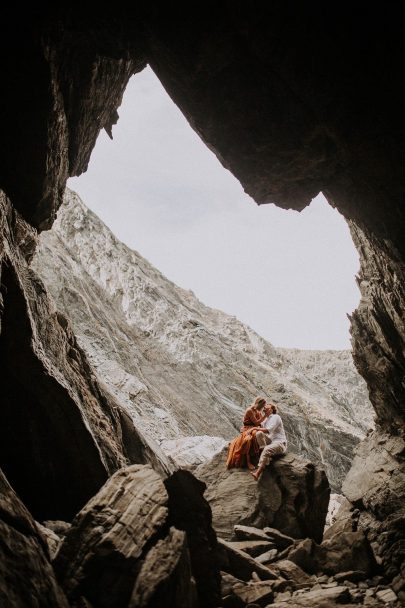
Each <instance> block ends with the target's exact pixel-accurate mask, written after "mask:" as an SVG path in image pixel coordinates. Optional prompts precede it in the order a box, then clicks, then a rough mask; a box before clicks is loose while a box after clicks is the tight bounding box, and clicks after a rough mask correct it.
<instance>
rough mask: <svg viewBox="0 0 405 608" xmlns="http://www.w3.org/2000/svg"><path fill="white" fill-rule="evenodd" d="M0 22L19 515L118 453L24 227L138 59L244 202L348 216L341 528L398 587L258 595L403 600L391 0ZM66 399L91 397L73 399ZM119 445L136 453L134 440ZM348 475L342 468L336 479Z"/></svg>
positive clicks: (4, 227) (4, 299)
mask: <svg viewBox="0 0 405 608" xmlns="http://www.w3.org/2000/svg"><path fill="white" fill-rule="evenodd" d="M5 23H6V25H7V27H5V28H4V32H3V35H2V36H1V39H0V45H1V53H0V62H1V72H2V76H3V84H4V86H3V91H2V96H1V100H0V104H1V107H0V124H1V143H2V145H1V147H0V187H1V188H2V190H3V191H4V192H5V194H6V195H7V196H5V195H3V194H2V195H1V216H0V230H1V237H0V238H1V240H0V261H1V281H2V293H1V308H0V316H1V335H0V341H1V343H2V344H1V355H2V366H1V370H2V378H1V379H2V383H1V386H2V402H1V403H2V405H1V408H0V409H1V416H2V419H1V424H0V429H1V433H2V435H1V442H0V446H1V454H0V456H1V465H2V467H3V468H4V470H5V472H6V475H7V476H8V477H9V481H11V483H12V484H15V487H16V488H17V491H18V492H19V493H20V494H21V496H22V497H23V499H24V501H25V502H26V503H27V506H28V507H29V508H30V509H32V510H33V512H34V514H35V515H37V513H41V514H43V515H44V516H46V517H49V518H58V517H62V513H64V512H66V513H72V512H74V511H75V509H76V508H77V506H78V505H79V504H82V503H83V502H84V501H85V500H87V498H88V497H89V496H91V495H92V494H93V493H94V491H95V490H96V489H98V487H99V485H101V483H103V481H104V480H105V479H106V477H107V476H108V475H109V474H110V473H111V472H112V471H113V470H114V469H115V468H116V467H118V466H120V464H121V463H122V460H123V459H125V454H124V451H125V450H124V448H125V446H124V445H123V444H124V443H125V442H121V436H122V437H124V435H121V432H120V426H121V423H120V422H119V420H118V418H117V417H116V415H115V410H114V409H112V410H111V409H110V407H109V406H108V405H106V403H107V401H109V399H107V401H106V400H105V399H104V398H103V397H100V392H99V391H101V393H103V392H104V391H102V390H101V386H100V385H99V383H98V381H97V380H95V379H93V378H91V377H89V375H88V373H87V372H86V371H84V372H83V370H87V369H88V368H87V366H86V364H85V363H84V362H85V360H86V359H85V356H84V354H83V352H82V351H81V349H80V348H79V347H78V345H77V343H76V342H75V340H74V339H73V338H72V337H71V336H70V331H69V330H68V329H67V328H66V327H64V326H63V325H64V323H65V320H60V319H61V317H59V320H58V316H57V315H56V313H55V312H54V311H53V310H52V308H51V307H50V305H49V300H48V299H47V297H46V294H45V292H44V291H43V287H42V283H41V282H40V281H38V279H37V278H36V276H35V274H33V273H32V272H31V271H30V270H29V269H28V268H27V265H26V263H25V260H24V257H25V255H30V254H32V250H33V247H34V240H33V238H32V236H33V231H32V229H30V228H29V225H30V226H32V227H35V228H38V227H39V228H44V227H49V226H50V225H51V224H52V222H53V220H54V217H55V213H56V210H57V209H58V207H59V205H60V204H61V202H62V196H63V192H64V189H65V184H66V178H67V176H68V175H74V174H75V175H78V174H80V173H81V172H83V171H85V170H86V167H87V164H88V162H89V157H90V154H91V150H92V148H93V146H94V142H95V141H96V138H97V134H98V133H99V131H100V130H101V129H102V128H105V129H106V130H107V131H109V132H111V127H112V125H113V124H114V122H115V121H116V120H117V108H118V106H119V103H120V100H121V96H122V92H123V90H124V88H125V85H126V83H127V81H128V79H129V77H130V75H131V74H132V73H135V72H137V71H139V70H141V69H142V68H143V66H144V65H145V64H146V63H149V64H150V65H151V67H152V69H153V70H154V71H155V72H156V74H157V75H158V77H159V78H160V80H161V81H162V83H163V84H164V86H165V88H166V90H167V91H168V92H169V94H170V95H171V97H172V98H173V100H174V101H175V102H176V103H177V105H178V106H179V107H180V109H181V110H182V111H183V113H184V114H185V116H186V117H187V119H188V120H189V122H190V124H191V126H192V127H193V128H194V129H195V130H196V131H197V132H198V134H199V135H200V136H201V138H202V139H203V140H204V141H205V142H206V144H207V145H208V146H209V148H210V149H211V150H213V151H214V152H215V153H216V155H217V156H218V158H219V159H220V160H221V162H222V163H223V165H224V166H226V167H227V168H228V169H230V170H231V171H232V172H233V173H234V175H235V176H236V177H237V178H238V179H239V180H240V181H241V183H242V185H243V186H244V188H245V189H246V191H247V192H249V193H250V194H251V195H252V196H253V198H254V199H255V200H256V201H257V202H259V203H266V202H275V203H276V204H278V205H280V206H282V207H287V208H294V209H296V210H300V209H303V208H304V207H305V205H307V204H308V203H309V201H310V199H311V198H312V197H313V196H314V195H316V194H317V193H318V192H319V191H320V190H322V191H323V192H324V193H325V195H326V197H327V199H328V200H329V202H330V203H331V204H332V205H334V206H335V207H336V208H337V209H338V210H339V211H340V212H341V213H342V214H343V215H344V216H345V217H346V218H347V220H348V221H350V223H351V226H352V231H353V235H354V238H355V241H356V245H357V247H358V248H359V251H360V254H361V270H360V274H359V282H360V289H361V292H362V301H361V303H360V307H359V309H358V311H357V312H356V313H354V315H353V317H352V337H353V349H354V359H355V363H356V366H357V368H358V369H359V370H360V371H361V373H362V375H363V376H364V378H365V380H366V382H367V384H368V388H369V391H370V397H371V401H372V405H373V407H374V409H375V411H376V414H377V426H376V430H375V433H374V434H373V436H372V437H370V438H367V439H366V441H365V443H364V444H363V446H362V447H361V448H360V451H359V458H360V460H361V462H362V463H363V464H362V466H363V467H364V470H365V471H366V473H367V474H366V478H367V480H368V482H367V483H368V484H369V486H368V488H365V494H366V496H367V498H366V499H365V500H363V497H359V496H358V494H356V492H355V491H354V489H353V485H352V483H350V484H349V487H351V489H350V490H348V492H349V491H350V493H351V492H352V491H353V497H355V496H357V498H356V508H358V509H359V517H358V524H359V527H360V528H361V529H363V530H364V531H368V532H369V533H371V534H372V535H373V534H376V536H375V538H374V539H373V540H372V542H373V543H375V552H376V553H377V555H378V557H379V559H380V560H381V565H382V567H383V570H384V573H385V574H384V576H386V577H387V580H388V579H390V580H391V581H392V580H393V581H395V585H396V590H392V589H390V588H389V587H386V586H385V588H384V587H380V588H379V586H380V585H379V583H378V582H377V581H376V580H374V579H375V577H373V579H372V580H370V581H369V583H367V581H366V586H367V585H368V587H369V589H367V590H366V591H369V592H370V593H369V594H368V595H367V596H366V593H362V592H361V588H360V587H358V588H357V590H356V589H351V587H350V585H349V583H350V581H348V584H347V585H343V586H340V585H338V586H337V588H336V589H333V587H331V588H328V587H325V585H329V584H331V585H334V583H337V581H331V582H330V583H329V582H325V581H324V582H322V581H321V578H320V579H319V581H320V582H319V585H320V589H319V588H318V589H312V590H300V589H295V590H294V589H291V590H288V589H286V590H285V592H283V593H285V594H286V595H285V596H284V597H283V596H282V595H281V594H280V595H277V597H276V598H275V599H276V606H280V605H282V604H284V605H289V606H292V605H295V606H297V605H304V606H305V605H308V603H310V605H311V606H313V607H314V606H325V602H329V603H326V605H328V606H329V605H333V603H335V602H342V601H346V602H347V601H350V602H355V601H363V599H364V602H367V604H368V605H381V604H382V603H389V602H395V601H396V597H397V595H398V597H402V598H403V596H404V590H403V580H404V577H403V554H401V548H400V547H401V535H402V534H403V529H402V525H403V524H402V523H401V522H402V521H403V513H402V506H401V503H402V505H403V495H401V493H402V492H403V489H402V488H403V482H402V481H401V478H402V471H401V466H402V464H401V463H402V461H403V454H402V451H401V450H399V451H398V446H397V439H398V437H400V436H401V433H402V432H403V425H404V420H405V409H404V407H405V406H404V404H405V399H404V385H403V377H404V369H405V364H404V354H403V353H404V341H405V328H404V325H403V314H402V311H403V309H404V303H405V302H404V299H405V298H404V281H403V277H404V257H405V244H404V239H403V235H404V224H405V214H404V209H403V199H404V192H405V180H404V172H403V166H404V160H405V147H404V136H403V134H404V131H405V128H404V127H405V115H404V112H403V108H404V105H405V87H404V86H403V72H404V63H405V61H404V57H405V48H404V38H403V31H402V30H403V20H402V6H400V4H399V3H387V4H386V5H384V7H381V6H380V5H375V6H374V5H373V6H372V5H368V6H367V7H366V9H363V7H362V8H361V10H358V7H356V6H347V5H345V4H344V3H343V4H342V3H334V4H333V3H331V4H330V5H328V10H327V11H326V10H323V9H320V8H319V6H318V5H316V4H308V3H295V4H293V5H291V4H290V3H263V4H260V5H257V6H256V5H255V6H254V8H252V6H251V5H250V4H248V3H240V2H232V3H230V2H224V3H221V4H217V5H215V6H213V5H212V4H211V3H205V4H204V5H201V6H199V10H198V11H196V10H195V6H194V5H189V6H187V7H184V6H180V5H178V6H175V7H173V6H171V5H170V6H169V5H167V6H166V5H165V6H162V8H161V10H156V7H155V6H154V5H153V4H144V3H140V4H139V5H136V7H131V10H130V11H128V12H127V11H126V9H125V8H124V7H122V6H118V5H114V6H111V7H109V8H108V9H106V10H105V11H98V12H94V11H92V12H90V11H86V9H85V7H82V11H81V12H80V15H78V14H77V12H76V10H75V8H74V7H73V6H71V5H69V4H65V5H63V6H54V5H52V6H50V7H49V8H48V7H42V6H41V7H35V9H33V10H32V11H31V10H30V8H26V9H25V10H24V11H22V10H21V7H20V6H19V5H13V6H11V7H10V9H9V14H8V15H7V18H6V19H5ZM21 218H24V220H25V222H28V224H29V225H28V224H27V223H23V222H22V221H21ZM61 323H62V325H61ZM67 327H69V325H68V326H67ZM49 328H52V329H51V330H50V329H49ZM55 328H56V329H55ZM53 337H55V340H53ZM14 339H15V341H16V344H17V345H18V346H17V348H16V347H14V346H13V340H14ZM3 395H4V399H3ZM82 399H84V400H83V403H85V404H91V408H89V410H88V411H87V410H85V409H84V408H83V406H82ZM13 404H14V406H15V407H12V405H13ZM27 421H29V423H28V422H27ZM61 426H62V427H63V429H64V431H65V432H64V433H62V432H60V429H61ZM121 428H122V427H121ZM126 428H127V431H126V432H129V429H130V427H128V426H127V427H126ZM22 437H23V438H24V441H23V442H22V445H21V447H18V441H19V440H20V439H21V438H22ZM392 437H393V438H394V441H393V443H392V442H391V438H392ZM56 438H57V440H56ZM48 440H49V442H48ZM380 441H381V443H380ZM129 443H131V445H132V448H133V450H134V452H136V449H135V448H136V444H137V441H135V440H134V441H133V442H132V440H131V441H130V442H129ZM376 446H379V447H378V448H377V456H378V458H381V454H380V453H379V452H378V450H379V449H381V452H382V450H385V455H384V458H385V461H386V464H385V465H384V474H383V475H380V474H378V479H379V480H382V483H383V488H384V491H381V492H378V490H377V488H376V487H375V485H374V480H373V471H374V472H376V471H375V465H374V462H375V457H376V453H375V451H376ZM67 454H68V455H69V458H66V457H65V456H66V455H67ZM51 465H52V466H51ZM391 465H392V467H394V468H392V469H391V468H390V467H391ZM356 466H357V465H356ZM67 468H68V470H66V469H67ZM378 473H381V471H379V472H378ZM355 478H357V479H358V478H359V476H358V473H357V472H356V469H355V470H354V472H353V477H352V478H351V477H350V476H349V479H355ZM32 480H35V483H32ZM48 482H49V483H48ZM363 487H364V486H363ZM43 497H44V498H43ZM48 512H49V513H48ZM384 513H385V514H387V516H386V517H385V516H383V517H384V519H382V514H384ZM324 576H327V575H324ZM380 582H381V581H380ZM350 584H353V585H354V584H355V583H350ZM322 585H324V587H322ZM359 585H360V583H359ZM51 586H52V585H51ZM49 588H50V587H47V589H49ZM330 589H331V590H330ZM300 592H302V595H301V594H300ZM43 593H44V596H43V598H41V602H42V604H43V605H46V604H47V601H48V600H45V599H44V598H46V594H47V591H46V590H44V592H43ZM396 594H397V595H396ZM401 594H402V595H401ZM48 597H49V596H48ZM229 601H230V602H231V601H234V599H233V598H231V599H230V600H229ZM48 603H49V602H48ZM56 605H57V602H56ZM228 605H229V604H228ZM234 605H235V604H234Z"/></svg>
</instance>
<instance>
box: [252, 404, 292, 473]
mask: <svg viewBox="0 0 405 608" xmlns="http://www.w3.org/2000/svg"><path fill="white" fill-rule="evenodd" d="M270 408H271V410H272V414H271V416H269V417H268V418H266V419H265V420H264V421H263V423H262V427H263V429H262V430H261V431H258V432H257V433H256V440H257V443H258V444H259V447H260V448H262V452H261V454H260V459H259V466H258V469H257V470H256V471H251V475H252V476H253V477H254V478H255V480H256V481H259V479H260V477H261V475H262V473H263V471H264V469H265V468H266V467H267V466H268V465H269V464H270V463H271V459H272V457H273V456H274V455H275V454H285V453H286V451H287V437H286V435H285V431H284V425H283V421H282V420H281V417H280V416H279V414H277V406H276V405H274V404H271V405H270Z"/></svg>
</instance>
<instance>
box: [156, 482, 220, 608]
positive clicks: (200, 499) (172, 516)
mask: <svg viewBox="0 0 405 608" xmlns="http://www.w3.org/2000/svg"><path fill="white" fill-rule="evenodd" d="M164 484H165V488H166V491H167V493H168V496H169V501H168V509H169V516H168V518H169V521H170V524H171V525H172V526H175V527H176V528H178V529H179V530H184V531H185V532H186V534H187V545H188V549H189V552H190V559H191V570H192V574H193V577H194V579H195V582H196V586H197V593H198V597H199V601H200V603H201V605H202V606H204V607H209V606H215V607H216V606H218V605H219V601H220V597H221V595H220V587H221V577H220V574H219V566H218V543H217V537H216V534H215V532H214V530H213V528H212V514H211V509H210V506H209V504H208V502H207V501H206V500H205V498H204V492H205V488H206V486H205V484H204V483H202V482H201V481H199V480H198V479H196V478H195V477H194V475H192V473H190V472H189V471H181V470H180V471H176V472H175V473H173V475H171V476H170V477H168V478H167V479H166V480H165V482H164Z"/></svg>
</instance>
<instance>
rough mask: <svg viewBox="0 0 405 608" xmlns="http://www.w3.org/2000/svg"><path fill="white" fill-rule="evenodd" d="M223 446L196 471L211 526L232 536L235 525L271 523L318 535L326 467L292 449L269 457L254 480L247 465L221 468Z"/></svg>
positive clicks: (293, 532)
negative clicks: (203, 485)
mask: <svg viewBox="0 0 405 608" xmlns="http://www.w3.org/2000/svg"><path fill="white" fill-rule="evenodd" d="M226 453H227V452H226V449H224V450H223V451H222V452H220V453H219V454H217V455H216V456H215V457H214V458H213V459H212V460H211V461H210V462H209V463H206V464H204V465H201V466H199V467H197V469H196V470H195V475H196V477H198V478H199V479H201V480H203V481H204V482H205V483H206V484H207V492H206V495H205V496H206V498H207V500H208V502H209V504H210V505H211V509H212V515H213V525H214V528H215V530H216V532H217V534H218V535H219V536H221V537H222V538H225V539H228V540H229V539H231V538H232V536H233V528H234V526H235V525H236V524H244V525H251V526H255V527H257V528H264V527H265V526H270V527H272V528H276V529H277V530H280V531H281V532H283V533H284V534H287V535H288V536H291V537H293V538H307V537H309V538H312V539H314V540H316V541H318V542H320V541H321V540H322V534H323V529H324V526H325V519H326V514H327V512H328V502H329V495H330V488H329V483H328V480H327V478H326V475H325V472H324V471H323V470H322V469H320V468H318V467H316V466H315V465H314V464H313V463H311V462H310V461H308V460H306V459H305V458H301V457H299V456H296V455H295V454H292V453H287V454H286V455H285V456H283V457H281V458H278V459H276V460H274V461H273V463H272V464H271V466H270V467H267V469H266V470H265V471H264V473H263V475H262V478H261V479H260V481H259V482H258V483H256V481H255V480H254V479H253V477H252V476H251V475H250V474H249V471H248V470H247V469H230V470H228V469H227V468H226V464H225V461H226Z"/></svg>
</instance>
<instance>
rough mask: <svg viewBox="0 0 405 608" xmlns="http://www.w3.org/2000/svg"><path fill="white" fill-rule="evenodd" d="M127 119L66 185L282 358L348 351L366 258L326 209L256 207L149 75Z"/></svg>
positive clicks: (133, 85) (136, 88)
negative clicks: (297, 352)
mask: <svg viewBox="0 0 405 608" xmlns="http://www.w3.org/2000/svg"><path fill="white" fill-rule="evenodd" d="M119 113H120V119H119V121H118V123H117V125H116V126H115V127H114V131H113V135H114V141H113V142H111V141H110V139H109V138H108V136H107V134H106V133H105V132H104V131H103V132H102V133H101V134H100V136H99V138H98V141H97V144H96V146H95V149H94V150H93V153H92V157H91V161H90V164H89V168H88V169H87V171H86V173H85V174H83V175H82V176H80V177H79V178H72V179H70V180H69V182H68V185H69V187H70V188H72V189H73V190H75V191H76V192H78V194H79V195H80V196H81V198H82V200H83V201H84V203H85V204H86V205H88V206H89V207H90V208H91V209H92V210H93V211H94V212H95V213H96V214H97V215H98V216H99V217H100V218H101V219H102V220H103V221H104V222H105V223H106V224H107V226H109V227H110V229H111V230H112V231H113V233H114V234H115V235H116V236H117V237H118V238H119V239H120V240H121V241H123V242H124V243H126V244H127V245H129V246H130V247H131V248H132V249H135V250H137V251H139V252H140V253H141V255H143V256H144V257H146V258H147V259H148V260H149V261H150V262H152V263H153V264H154V265H155V266H156V267H157V268H158V269H159V270H160V271H161V272H163V274H165V276H167V277H168V278H169V279H171V280H173V281H174V282H175V283H176V284H177V285H179V286H181V287H183V288H185V289H191V290H192V291H193V292H194V293H195V294H196V295H197V297H198V298H199V299H200V300H201V301H202V302H204V303H205V304H208V305H209V306H211V307H214V308H218V309H220V310H224V311H226V312H227V313H229V314H232V315H235V316H236V317H237V318H238V319H240V320H241V321H243V322H245V323H247V324H248V325H249V326H250V327H252V328H253V329H254V330H255V331H257V332H258V333H259V334H260V335H261V336H263V337H264V338H265V339H266V340H269V341H270V342H271V343H272V344H274V345H276V346H280V347H288V348H303V349H323V350H324V349H348V348H350V341H349V321H348V319H347V316H346V313H350V312H351V311H353V310H354V309H355V308H356V306H357V305H358V301H359V291H358V289H357V286H356V284H355V281H354V276H355V274H356V272H357V271H358V268H359V260H358V253H357V251H356V249H355V247H354V244H353V241H352V239H351V236H350V233H349V229H348V226H347V224H346V221H345V220H344V218H343V217H342V216H341V215H340V214H339V213H338V212H337V211H336V210H334V209H333V208H332V207H331V206H330V205H329V204H328V203H327V201H326V199H325V198H324V197H323V196H322V195H321V194H320V195H319V196H318V197H317V198H316V199H315V200H314V201H313V202H312V204H311V205H310V206H309V207H307V208H306V209H304V211H302V212H301V213H298V212H297V211H293V210H288V211H287V210H285V209H281V208H279V207H276V206H275V205H261V206H257V205H256V204H255V203H254V202H253V200H252V199H251V198H250V197H249V196H248V195H247V194H245V192H244V191H243V189H242V187H241V185H240V183H239V181H238V180H237V179H236V178H235V177H234V176H233V174H232V173H230V172H229V171H228V170H226V169H224V167H223V166H222V165H221V164H220V162H219V161H218V159H217V157H216V156H215V155H214V154H213V153H212V152H211V151H210V150H209V149H208V148H207V146H206V145H205V143H203V142H202V140H201V139H200V138H199V137H198V135H197V134H196V132H195V131H194V130H193V129H192V128H191V127H190V125H189V124H188V122H187V120H186V119H185V117H184V116H183V114H182V113H181V111H180V110H179V109H178V108H177V106H176V105H175V104H174V102H173V101H172V100H171V98H170V97H169V95H168V94H167V93H166V91H165V90H164V88H163V86H162V84H161V83H160V81H159V80H158V78H157V77H156V76H155V74H154V73H153V71H152V70H151V69H150V68H145V69H144V70H143V71H142V72H141V73H139V74H136V75H135V76H133V77H132V78H131V80H130V82H129V84H128V86H127V89H126V92H125V95H124V100H123V104H122V106H121V108H120V109H119ZM112 201H113V204H112Z"/></svg>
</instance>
